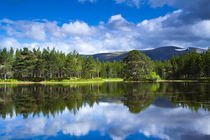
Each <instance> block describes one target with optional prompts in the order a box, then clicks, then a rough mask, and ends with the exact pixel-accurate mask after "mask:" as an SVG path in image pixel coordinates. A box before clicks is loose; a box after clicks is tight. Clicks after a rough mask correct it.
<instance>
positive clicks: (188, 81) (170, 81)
mask: <svg viewBox="0 0 210 140" xmlns="http://www.w3.org/2000/svg"><path fill="white" fill-rule="evenodd" d="M105 82H125V83H164V82H167V83H184V82H187V83H193V82H195V83H196V82H204V83H210V81H209V80H207V79H200V80H157V81H124V80H123V79H103V80H101V81H94V80H93V81H91V80H89V81H88V80H87V81H85V80H84V81H69V82H59V81H55V82H50V81H41V82H31V81H19V82H18V81H17V82H0V85H3V84H23V85H27V84H43V85H46V84H88V83H90V84H91V83H105Z"/></svg>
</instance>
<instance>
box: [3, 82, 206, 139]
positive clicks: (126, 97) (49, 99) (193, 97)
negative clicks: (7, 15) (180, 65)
mask: <svg viewBox="0 0 210 140" xmlns="http://www.w3.org/2000/svg"><path fill="white" fill-rule="evenodd" d="M209 87H210V86H209V84H207V83H188V84H186V83H170V84H167V83H157V84H152V83H104V84H88V85H87V84H86V85H25V86H23V85H17V86H13V87H10V86H8V85H2V86H1V88H0V139H12V138H20V139H22V138H37V139H38V138H41V139H43V138H48V139H50V138H53V137H59V136H60V135H62V136H63V137H64V136H68V138H73V139H77V138H81V137H85V136H89V137H88V138H91V139H97V137H96V135H99V136H104V137H106V139H126V138H127V139H132V137H131V135H135V138H138V136H139V139H144V138H158V139H173V138H176V139H186V138H188V139H189V138H194V139H208V138H209V136H210V126H209V124H210V117H209V116H210V113H209V105H210V102H209V101H210V93H209V91H210V89H209ZM90 133H94V134H92V135H90Z"/></svg>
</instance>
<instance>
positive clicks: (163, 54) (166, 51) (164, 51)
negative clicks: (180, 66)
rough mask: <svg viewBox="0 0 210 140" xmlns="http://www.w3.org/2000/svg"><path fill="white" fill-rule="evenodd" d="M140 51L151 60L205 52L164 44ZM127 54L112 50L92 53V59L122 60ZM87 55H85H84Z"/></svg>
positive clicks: (162, 59) (198, 49)
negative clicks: (192, 52) (164, 45)
mask: <svg viewBox="0 0 210 140" xmlns="http://www.w3.org/2000/svg"><path fill="white" fill-rule="evenodd" d="M139 51H140V52H142V53H144V54H146V55H147V56H149V57H150V58H151V60H153V61H154V60H158V61H159V60H161V61H164V60H168V59H170V58H171V57H172V56H176V55H181V54H186V53H189V52H190V51H196V52H198V53H202V52H205V51H206V50H204V49H200V48H193V47H190V48H187V49H183V48H180V47H175V46H166V47H160V48H155V49H151V50H139ZM127 55H128V52H126V51H125V52H113V53H98V54H94V55H92V56H93V58H94V59H96V58H98V59H99V60H100V61H111V62H112V61H114V60H116V61H119V60H123V58H124V57H126V56H127ZM86 56H87V55H86Z"/></svg>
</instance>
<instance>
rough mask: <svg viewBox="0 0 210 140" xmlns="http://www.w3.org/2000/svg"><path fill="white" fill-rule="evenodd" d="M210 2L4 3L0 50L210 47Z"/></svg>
mask: <svg viewBox="0 0 210 140" xmlns="http://www.w3.org/2000/svg"><path fill="white" fill-rule="evenodd" d="M208 13H210V1H209V0H194V2H193V3H192V2H191V0H185V1H183V0H0V48H3V47H7V48H10V47H13V48H23V47H28V48H38V47H40V48H45V47H50V48H53V47H54V48H56V49H59V50H62V51H64V52H69V51H72V50H77V51H79V52H80V53H83V54H90V53H99V52H110V51H111V52H113V51H128V50H132V49H149V48H157V47H160V46H168V45H173V46H179V47H183V48H187V47H200V48H208V47H209V44H210V15H209V14H208Z"/></svg>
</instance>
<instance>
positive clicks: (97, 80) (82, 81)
mask: <svg viewBox="0 0 210 140" xmlns="http://www.w3.org/2000/svg"><path fill="white" fill-rule="evenodd" d="M115 81H116V82H118V81H123V79H121V78H106V79H102V78H95V79H72V80H69V79H65V80H62V81H56V80H50V81H43V82H44V83H94V82H115Z"/></svg>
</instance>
